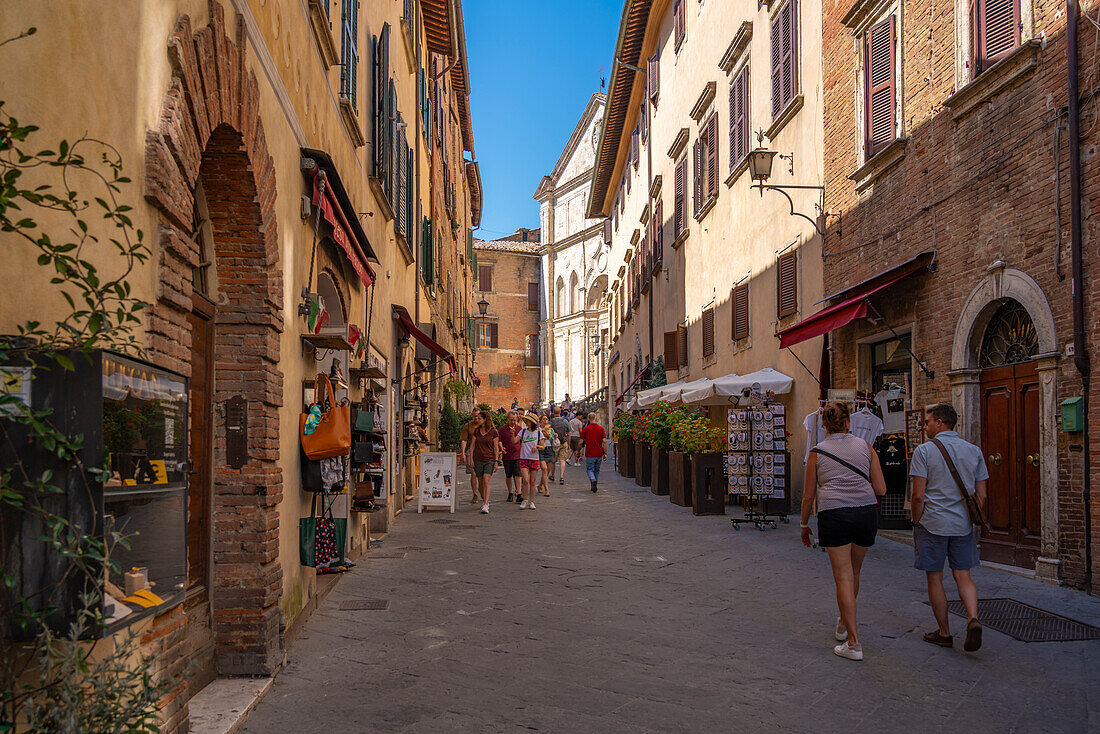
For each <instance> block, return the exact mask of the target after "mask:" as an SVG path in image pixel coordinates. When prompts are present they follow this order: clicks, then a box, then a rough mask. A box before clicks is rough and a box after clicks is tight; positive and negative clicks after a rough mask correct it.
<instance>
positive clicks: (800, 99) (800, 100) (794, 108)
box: [764, 94, 806, 142]
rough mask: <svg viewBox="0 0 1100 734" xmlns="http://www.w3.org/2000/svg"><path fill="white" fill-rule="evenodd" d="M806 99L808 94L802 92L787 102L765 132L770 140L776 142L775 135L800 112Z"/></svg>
mask: <svg viewBox="0 0 1100 734" xmlns="http://www.w3.org/2000/svg"><path fill="white" fill-rule="evenodd" d="M805 101H806V95H804V94H800V95H798V96H797V97H795V98H794V99H792V100H791V101H790V102H788V103H787V106H786V107H785V108H784V109H783V111H782V112H780V113H779V115H778V116H776V118H775V120H774V121H772V126H771V127H769V128H768V130H767V132H765V133H764V134H765V135H767V136H768V140H771V141H772V142H775V136H776V135H778V134H779V131H780V130H782V129H783V128H784V127H786V126H787V123H788V122H790V121H791V119H793V118H794V116H795V115H797V114H798V111H799V110H800V109H802V105H803V104H804V103H805Z"/></svg>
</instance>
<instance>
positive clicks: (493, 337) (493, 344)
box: [489, 324, 497, 349]
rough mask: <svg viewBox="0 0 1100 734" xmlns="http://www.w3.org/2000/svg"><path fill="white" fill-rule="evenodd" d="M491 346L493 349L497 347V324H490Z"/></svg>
mask: <svg viewBox="0 0 1100 734" xmlns="http://www.w3.org/2000/svg"><path fill="white" fill-rule="evenodd" d="M489 347H490V348H492V349H496V348H497V325H496V324H489Z"/></svg>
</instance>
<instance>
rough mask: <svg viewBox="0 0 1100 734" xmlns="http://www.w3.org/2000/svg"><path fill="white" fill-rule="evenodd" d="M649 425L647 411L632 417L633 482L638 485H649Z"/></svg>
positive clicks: (650, 451)
mask: <svg viewBox="0 0 1100 734" xmlns="http://www.w3.org/2000/svg"><path fill="white" fill-rule="evenodd" d="M648 425H649V413H648V412H646V413H639V414H638V415H637V416H635V418H634V428H633V430H632V431H631V433H632V434H633V436H634V483H635V484H637V485H638V486H639V487H648V486H649V485H650V481H651V477H650V455H651V454H652V447H651V446H650V445H649V438H648V436H647V431H648V429H647V426H648Z"/></svg>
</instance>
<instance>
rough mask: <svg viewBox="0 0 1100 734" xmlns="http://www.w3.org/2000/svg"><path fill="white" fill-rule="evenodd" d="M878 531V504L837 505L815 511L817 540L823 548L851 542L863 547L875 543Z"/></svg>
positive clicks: (868, 546)
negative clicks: (832, 508) (831, 508)
mask: <svg viewBox="0 0 1100 734" xmlns="http://www.w3.org/2000/svg"><path fill="white" fill-rule="evenodd" d="M877 532H878V505H864V506H863V507H837V508H836V509H834V510H822V511H821V512H819V513H817V535H818V541H819V542H820V543H821V546H822V547H824V548H838V547H840V546H842V545H848V544H849V543H853V544H855V545H858V546H861V547H863V548H870V547H871V546H872V545H874V544H875V534H876V533H877Z"/></svg>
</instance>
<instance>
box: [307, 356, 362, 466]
mask: <svg viewBox="0 0 1100 734" xmlns="http://www.w3.org/2000/svg"><path fill="white" fill-rule="evenodd" d="M322 385H323V386H324V391H323V392H322ZM313 397H314V400H315V401H316V402H315V403H314V404H313V405H311V406H310V407H309V410H308V411H307V412H305V413H302V414H301V415H300V416H299V417H298V427H299V431H298V432H299V436H300V437H301V442H302V450H303V451H305V453H306V456H308V457H309V458H310V459H313V460H314V461H316V460H318V459H330V458H332V457H334V456H346V455H347V454H348V452H349V451H350V450H351V406H350V405H337V404H336V395H335V394H334V393H333V391H332V383H331V382H329V379H328V377H327V376H325V375H324V374H322V373H320V372H319V373H317V377H316V379H315V380H314V382H313Z"/></svg>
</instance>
